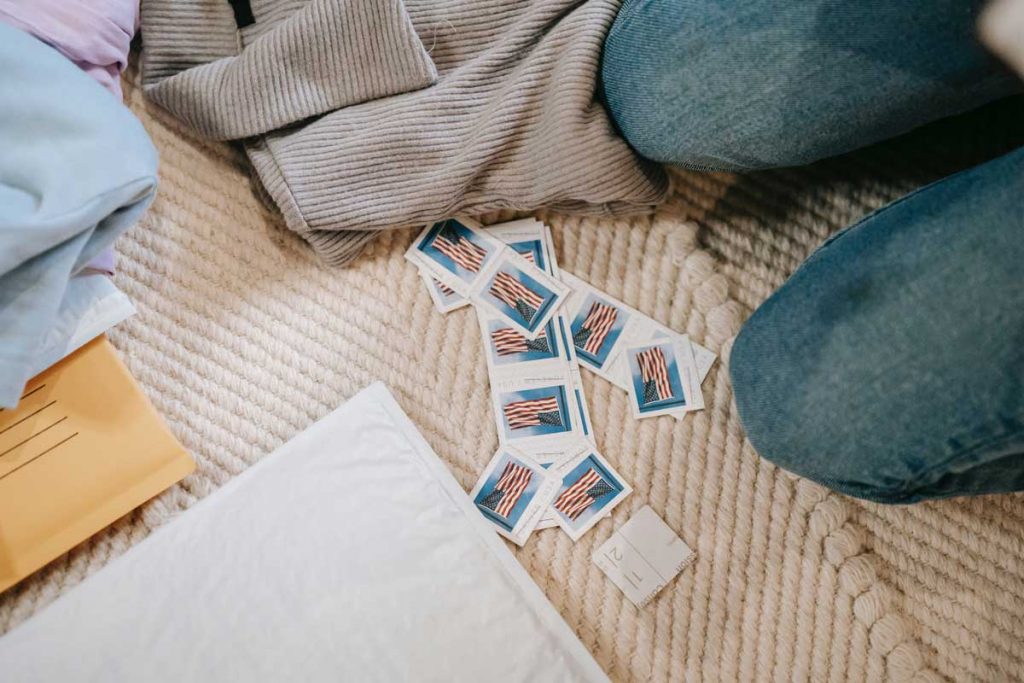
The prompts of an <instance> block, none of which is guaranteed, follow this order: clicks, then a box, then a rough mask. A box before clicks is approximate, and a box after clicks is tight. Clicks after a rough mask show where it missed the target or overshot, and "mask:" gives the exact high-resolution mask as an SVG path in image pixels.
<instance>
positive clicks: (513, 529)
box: [469, 446, 558, 546]
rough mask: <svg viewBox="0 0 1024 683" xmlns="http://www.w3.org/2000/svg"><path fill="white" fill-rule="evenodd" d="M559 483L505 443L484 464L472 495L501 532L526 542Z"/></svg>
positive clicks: (474, 502) (475, 503)
mask: <svg viewBox="0 0 1024 683" xmlns="http://www.w3.org/2000/svg"><path fill="white" fill-rule="evenodd" d="M557 487H558V479H557V478H555V477H552V476H550V475H549V474H548V472H547V471H546V470H545V469H544V468H543V467H541V466H540V465H538V464H536V463H535V462H532V461H531V460H530V459H529V458H526V457H524V456H523V455H522V454H520V453H518V452H517V451H515V450H514V449H512V448H509V447H507V446H503V447H501V448H499V449H498V452H497V453H495V454H494V457H492V458H491V462H490V463H489V464H488V465H487V467H486V468H484V472H483V474H482V475H480V479H479V480H478V481H477V483H476V486H474V487H473V490H472V491H471V492H470V494H469V497H470V499H471V500H472V501H473V504H474V505H476V508H477V510H479V511H480V514H482V515H483V516H484V519H486V520H487V521H488V522H490V523H491V524H492V525H493V526H494V528H495V529H497V531H498V533H499V534H501V535H502V536H504V537H505V538H507V539H508V540H510V541H512V542H513V543H515V544H516V545H519V546H521V545H523V544H524V543H525V542H526V539H527V538H529V536H530V533H531V532H532V531H533V530H534V528H535V527H536V526H537V522H539V521H540V518H541V517H542V516H543V515H544V511H545V510H546V509H547V507H548V505H549V504H550V503H551V499H552V497H553V495H554V493H555V489H556V488H557Z"/></svg>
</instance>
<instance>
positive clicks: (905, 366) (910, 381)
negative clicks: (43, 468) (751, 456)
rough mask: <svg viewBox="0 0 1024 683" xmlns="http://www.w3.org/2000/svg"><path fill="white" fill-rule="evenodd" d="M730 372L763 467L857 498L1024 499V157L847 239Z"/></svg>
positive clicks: (939, 186) (753, 323) (743, 348)
mask: <svg viewBox="0 0 1024 683" xmlns="http://www.w3.org/2000/svg"><path fill="white" fill-rule="evenodd" d="M730 373H731V375H732V380H733V385H734V388H735V391H736V405H737V407H738V408H739V413H740V417H741V418H742V421H743V426H744V427H745V428H746V431H747V436H748V438H749V439H750V442H751V443H752V444H753V445H754V447H755V448H756V449H757V452H758V453H760V454H761V455H762V456H764V457H765V458H768V459H769V460H771V461H773V462H775V463H776V464H778V465H780V466H782V467H784V468H785V469H787V470H790V471H792V472H796V473H797V474H800V475H803V476H805V477H807V478H809V479H813V480H815V481H818V482H820V483H822V484H825V485H826V486H829V487H831V488H833V489H836V490H838V491H842V492H843V493H847V494H849V495H853V496H857V497H860V498H867V499H870V500H874V501H878V502H882V503H912V502H915V501H919V500H924V499H927V498H945V497H949V496H964V495H973V494H980V493H999V492H1007V491H1021V490H1024V148H1022V149H1018V150H1017V151H1015V152H1012V153H1010V154H1007V155H1005V156H1003V157H1000V158H998V159H995V160H993V161H989V162H987V163H985V164H982V165H981V166H978V167H977V168H973V169H970V170H968V171H965V172H963V173H960V174H958V175H955V176H952V177H950V178H947V179H945V180H942V181H940V182H938V183H935V184H933V185H930V186H928V187H926V188H924V189H922V190H919V191H918V192H916V193H914V194H912V195H910V196H908V197H904V198H903V199H901V200H899V201H897V202H895V203H893V204H890V205H889V206H887V207H885V208H883V209H881V210H880V211H878V212H876V213H874V214H872V215H871V216H868V217H867V218H865V219H864V220H862V221H861V222H859V223H857V224H856V225H854V226H852V227H850V228H848V229H847V230H846V231H844V232H842V233H840V234H839V235H837V236H835V237H833V238H832V239H831V240H830V241H829V242H827V243H826V244H825V245H824V246H822V247H821V248H820V249H818V251H817V252H815V253H814V254H813V255H812V256H811V257H810V258H809V259H807V261H806V262H805V263H804V264H803V265H802V266H800V268H799V269H798V270H797V271H796V273H794V274H793V276H792V277H791V278H790V279H789V281H788V282H786V284H784V285H783V286H782V288H781V289H779V291H778V292H776V293H775V294H773V295H772V296H771V298H769V299H768V300H767V301H766V302H765V303H764V304H762V305H761V307H760V308H758V309H757V311H755V312H754V314H753V315H752V316H751V318H750V320H748V321H747V324H746V325H745V326H744V327H743V330H742V331H741V332H740V334H739V337H737V339H736V342H735V344H734V346H733V350H732V355H731V357H730Z"/></svg>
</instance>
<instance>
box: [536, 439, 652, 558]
mask: <svg viewBox="0 0 1024 683" xmlns="http://www.w3.org/2000/svg"><path fill="white" fill-rule="evenodd" d="M559 474H560V476H561V482H560V484H559V486H558V491H557V492H556V493H555V498H554V500H553V501H552V503H551V511H552V512H553V513H554V517H555V520H556V521H557V522H558V526H560V527H562V530H563V531H565V533H567V534H569V537H570V538H571V539H572V540H574V541H576V540H579V538H580V536H582V535H583V534H585V533H586V532H587V531H588V530H589V529H590V528H591V527H593V526H594V525H595V524H597V523H598V522H599V521H601V520H602V519H604V518H605V517H607V516H608V515H609V514H610V513H611V511H612V509H614V508H615V506H616V505H618V504H619V503H621V502H622V501H623V499H625V497H626V496H628V495H629V494H630V493H632V491H633V488H632V487H631V486H630V485H629V484H627V483H626V481H625V480H624V479H623V478H622V477H621V476H620V475H619V473H618V472H616V471H615V470H614V469H613V468H612V466H611V465H609V464H608V461H607V460H605V459H604V457H603V456H602V455H601V454H600V453H598V452H597V451H596V450H595V449H593V447H590V448H587V449H586V450H584V451H583V452H582V453H580V454H579V455H578V456H576V457H575V458H573V459H572V460H571V461H570V462H569V463H568V464H567V465H564V466H563V467H562V468H560V471H559Z"/></svg>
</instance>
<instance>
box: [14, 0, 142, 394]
mask: <svg viewBox="0 0 1024 683" xmlns="http://www.w3.org/2000/svg"><path fill="white" fill-rule="evenodd" d="M135 7H136V5H135V3H134V2H106V3H88V4H87V3H84V2H71V3H65V2H60V3H58V2H55V1H54V2H49V1H48V2H39V3H17V2H14V3H12V2H7V1H2V0H0V71H2V72H3V74H4V77H3V79H0V146H2V148H3V150H4V153H3V154H0V407H13V406H14V405H16V404H17V403H18V400H19V398H20V396H21V393H22V389H23V387H24V386H25V382H26V381H27V380H28V379H29V378H30V377H32V376H34V375H35V374H37V373H39V372H40V371H42V370H44V369H45V368H47V367H48V366H49V365H51V364H53V363H54V362H56V361H58V360H60V359H61V358H62V357H63V356H65V355H67V354H68V353H70V352H71V351H74V350H75V349H77V348H78V347H79V346H81V345H82V344H84V343H85V342H87V341H89V340H90V339H92V338H93V337H95V336H97V335H99V334H101V333H103V332H104V331H105V330H106V329H108V328H109V327H110V326H112V325H114V324H116V323H117V322H120V321H121V320H122V319H123V318H124V317H126V316H128V315H130V314H131V313H132V312H133V311H134V309H133V307H132V305H131V302H129V301H128V299H127V298H126V297H125V296H124V295H123V294H121V293H120V292H119V291H118V290H117V289H116V288H115V287H114V285H113V284H112V283H111V282H110V281H109V280H108V279H107V275H109V274H110V273H112V271H113V254H112V252H111V251H110V248H111V245H112V244H113V242H114V239H115V238H116V237H117V236H118V235H120V234H121V233H122V232H123V231H124V230H127V229H128V228H129V227H130V226H131V225H133V224H134V223H135V222H136V221H137V220H138V218H139V217H140V216H141V215H142V214H143V213H144V212H145V211H146V209H147V207H148V206H149V204H150V202H151V201H152V200H153V197H154V195H155V192H156V184H157V180H156V167H157V154H156V150H155V149H154V148H153V145H152V143H151V141H150V139H149V136H148V135H147V134H146V131H145V130H144V129H143V127H142V125H141V124H140V123H139V121H138V119H136V118H135V116H133V115H132V113H131V112H130V111H129V110H128V109H127V108H126V107H125V106H124V105H123V104H122V103H121V101H120V97H119V96H120V88H119V85H118V83H117V77H118V74H120V70H121V69H122V68H123V67H124V62H125V60H126V59H127V51H128V44H129V42H130V40H131V35H132V32H133V31H134V22H135V11H136V10H135ZM16 27H17V28H16ZM104 87H106V90H104ZM111 93H113V94H114V95H116V96H115V97H112V96H111Z"/></svg>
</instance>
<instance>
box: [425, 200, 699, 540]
mask: <svg viewBox="0 0 1024 683" xmlns="http://www.w3.org/2000/svg"><path fill="white" fill-rule="evenodd" d="M406 258H407V259H408V260H409V261H411V262H412V263H413V264H414V265H415V266H416V267H417V268H418V269H419V271H420V275H421V276H422V278H423V281H424V283H425V285H426V287H427V291H428V292H429V293H430V297H431V299H433V301H434V305H435V306H436V307H437V309H438V310H439V311H441V312H442V313H448V312H450V311H453V310H455V309H458V308H462V307H463V306H472V307H473V308H474V309H475V311H476V315H477V318H478V319H479V321H480V334H481V337H482V338H483V344H484V349H485V355H486V358H487V369H488V374H489V376H490V385H491V386H490V391H491V402H492V404H493V407H494V420H495V423H496V424H497V428H498V439H499V442H500V443H499V446H498V450H497V452H496V453H495V454H494V457H493V458H491V461H490V463H488V465H487V467H486V468H485V469H484V471H483V473H482V474H481V476H480V479H479V480H478V481H477V483H476V486H475V487H474V488H473V490H472V492H471V493H470V497H471V498H472V499H473V502H474V504H475V505H476V507H477V509H479V510H480V512H481V513H482V514H483V516H484V517H485V518H486V519H487V520H488V521H489V522H491V523H492V524H493V525H494V527H495V528H496V529H497V531H498V533H500V534H501V535H502V536H504V537H505V538H508V539H509V540H511V541H512V542H513V543H515V544H517V545H520V546H522V545H523V544H524V543H525V542H526V539H527V538H529V536H530V534H531V533H533V532H534V531H535V530H537V529H544V528H549V527H555V526H557V527H561V529H562V530H563V531H564V532H565V533H567V534H568V535H569V537H570V538H572V539H573V540H574V541H575V540H577V539H579V538H580V537H581V536H582V535H583V534H585V533H586V532H587V531H588V530H589V529H590V528H591V527H593V526H594V525H595V524H597V523H598V522H599V521H600V520H601V519H603V518H604V517H606V516H607V515H609V514H610V513H611V511H612V509H614V508H615V506H616V505H618V504H619V503H620V502H621V501H622V500H623V499H624V498H625V497H626V496H628V495H629V494H630V493H631V492H632V488H631V487H630V485H629V484H628V483H627V482H626V480H625V479H623V477H622V476H621V475H620V474H619V473H618V472H617V471H616V470H615V468H613V467H612V466H611V464H610V463H609V462H608V461H607V459H605V457H604V456H603V455H602V454H601V453H600V452H599V451H598V449H597V444H596V442H595V439H594V434H593V429H592V422H591V420H590V414H589V412H588V409H587V400H586V396H585V395H584V392H583V384H582V382H581V381H580V367H583V368H586V369H587V370H589V371H591V372H593V373H595V374H597V375H598V376H600V377H603V378H604V379H606V380H608V381H610V382H612V383H613V384H615V385H616V386H618V387H620V388H622V389H623V390H625V391H626V392H628V394H629V397H630V405H631V409H632V411H633V415H634V416H635V417H637V418H647V417H656V416H660V415H672V416H673V417H675V418H676V419H682V418H683V417H684V416H685V415H686V413H689V412H692V411H695V410H702V409H703V408H704V397H703V395H702V393H701V383H702V382H703V380H704V378H705V377H706V376H707V374H708V371H709V370H710V369H711V366H712V365H713V364H714V362H715V354H714V353H712V352H711V351H709V350H708V349H706V348H704V347H703V346H700V345H699V344H695V343H693V342H691V341H690V340H689V338H688V337H687V336H686V335H682V334H678V333H677V332H674V331H673V330H671V329H669V328H667V327H665V326H664V325H661V324H660V323H658V322H656V321H654V320H652V319H651V318H649V317H647V316H645V315H644V314H642V313H640V312H639V311H637V310H635V309H633V308H630V307H629V306H627V305H625V304H624V303H622V302H621V301H618V300H616V299H614V298H612V297H610V296H608V295H607V294H605V293H604V292H601V291H599V290H597V289H594V288H593V287H591V286H590V285H589V284H587V283H586V282H584V281H583V280H580V279H579V278H577V277H575V276H573V275H572V274H570V273H566V272H564V271H561V270H560V269H559V267H558V264H557V262H556V261H555V258H554V248H553V243H552V240H551V231H550V229H549V228H548V227H547V225H545V224H544V223H542V222H540V221H538V220H536V219H533V218H527V219H522V220H516V221H511V222H508V223H501V224H497V225H492V226H488V227H487V228H484V227H482V226H481V225H480V224H479V223H477V222H475V221H473V220H470V219H468V218H452V219H448V220H445V221H441V222H440V223H437V224H435V225H432V226H429V227H427V228H425V229H424V230H423V232H422V233H420V235H419V236H418V237H417V238H416V240H415V241H414V242H413V244H412V246H411V247H409V250H408V251H407V252H406Z"/></svg>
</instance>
